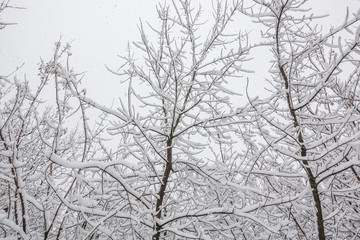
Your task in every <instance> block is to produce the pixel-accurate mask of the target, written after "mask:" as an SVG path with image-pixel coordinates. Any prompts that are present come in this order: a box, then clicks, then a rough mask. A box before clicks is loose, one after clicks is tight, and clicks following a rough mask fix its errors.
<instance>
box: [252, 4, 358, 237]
mask: <svg viewBox="0 0 360 240" xmlns="http://www.w3.org/2000/svg"><path fill="white" fill-rule="evenodd" d="M255 2H256V3H257V4H258V9H259V11H252V12H250V11H247V14H248V15H251V16H252V17H254V18H256V19H257V21H258V22H260V23H262V24H263V25H264V27H265V28H266V30H265V31H264V34H263V37H264V38H265V39H269V41H270V42H271V43H272V48H271V51H272V53H273V60H272V67H271V69H270V73H271V78H270V79H267V81H268V82H269V83H270V84H271V85H272V87H273V88H272V94H271V95H270V96H269V97H268V98H266V99H260V98H257V99H253V97H255V94H253V93H251V92H249V93H248V96H249V101H250V104H251V106H252V108H253V116H254V119H255V120H256V124H253V129H254V130H253V131H254V132H256V133H257V134H258V135H261V136H262V138H263V140H264V141H265V142H266V144H265V145H262V146H261V148H260V149H259V150H258V151H257V154H255V157H254V158H253V160H252V161H253V162H252V163H251V164H252V165H251V168H247V171H248V172H249V178H248V179H247V183H248V184H249V185H253V184H254V183H256V185H261V188H262V189H264V190H265V191H267V192H269V193H270V194H271V200H270V199H266V202H264V205H263V210H264V213H265V214H266V215H267V216H268V218H273V219H277V221H278V220H281V221H286V225H285V226H284V229H283V231H282V233H283V234H285V236H286V237H288V238H297V239H303V238H304V239H315V238H316V239H354V238H358V237H359V232H358V230H357V229H359V221H358V220H357V219H359V217H360V216H359V212H358V207H359V200H358V199H359V194H360V192H359V184H360V182H359V180H360V178H359V163H360V162H359V161H360V158H359V136H360V131H359V118H360V115H359V113H360V112H359V110H360V109H359V80H360V77H359V76H360V68H359V66H360V65H359V60H360V58H359V46H360V37H359V34H360V25H359V21H360V12H359V11H358V12H357V13H355V14H354V15H353V16H350V15H349V13H348V14H347V16H346V19H345V20H344V22H343V23H340V24H339V26H337V27H332V28H331V29H330V30H329V31H327V32H325V33H324V32H323V31H322V29H321V28H320V27H317V26H314V24H312V20H313V19H315V18H316V17H315V16H314V15H313V14H309V13H308V14H305V15H304V12H306V10H304V7H303V4H304V3H305V2H306V1H299V0H287V1H255Z"/></svg>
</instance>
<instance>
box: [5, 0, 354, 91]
mask: <svg viewBox="0 0 360 240" xmlns="http://www.w3.org/2000/svg"><path fill="white" fill-rule="evenodd" d="M157 2H158V0H131V1H128V0H106V1H104V0H76V1H74V0H61V1H59V0H46V1H45V0H31V1H29V0H12V1H11V3H12V4H13V5H15V6H19V7H23V8H24V9H22V10H19V9H8V10H6V11H5V12H4V13H3V14H2V16H1V21H4V22H12V23H17V24H16V25H12V26H8V27H7V28H5V29H3V30H1V31H0V75H7V74H8V73H10V72H12V71H13V70H14V69H15V68H16V67H17V66H20V65H21V64H22V63H25V65H24V67H23V69H22V71H20V72H19V73H18V74H19V75H21V76H23V74H24V73H26V76H27V79H28V80H30V82H31V81H32V79H33V78H36V74H37V72H36V71H37V63H38V62H39V60H40V57H42V58H43V59H44V60H48V59H49V58H50V57H51V55H52V53H53V48H54V42H55V41H58V40H59V39H60V37H61V40H62V42H63V43H66V42H71V45H72V52H73V57H72V58H73V59H72V62H73V66H74V67H75V70H76V71H77V72H83V71H86V77H85V81H84V82H85V83H86V84H87V85H88V86H87V88H88V89H89V91H91V89H96V90H97V91H99V90H100V91H101V92H104V91H106V89H107V87H106V85H107V84H108V83H109V81H114V77H113V76H111V74H110V73H108V72H106V70H105V67H104V64H106V65H109V66H113V67H115V66H118V64H119V59H118V57H117V55H119V54H123V53H124V51H125V48H126V44H127V42H128V41H130V42H132V41H136V40H138V39H139V34H138V29H137V24H138V23H139V18H141V19H143V20H144V21H150V22H152V21H154V20H156V8H155V6H156V3H157ZM201 2H202V4H203V5H206V4H210V3H211V1H210V0H203V1H201ZM309 5H311V6H312V7H313V8H314V13H317V14H329V15H330V17H328V18H327V19H326V20H323V23H324V24H326V25H328V26H330V25H337V24H340V23H341V21H342V20H343V16H344V14H345V12H346V7H347V6H349V8H350V11H356V10H357V9H359V7H360V1H359V0H310V1H309ZM21 76H19V78H21Z"/></svg>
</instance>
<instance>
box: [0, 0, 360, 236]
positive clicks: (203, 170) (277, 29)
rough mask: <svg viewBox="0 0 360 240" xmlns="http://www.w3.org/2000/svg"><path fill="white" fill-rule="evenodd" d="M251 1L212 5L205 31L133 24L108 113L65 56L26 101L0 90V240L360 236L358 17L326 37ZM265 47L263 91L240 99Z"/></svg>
mask: <svg viewBox="0 0 360 240" xmlns="http://www.w3.org/2000/svg"><path fill="white" fill-rule="evenodd" d="M248 3H249V2H243V1H233V2H232V3H229V2H226V1H225V2H224V1H217V2H215V1H214V2H213V5H212V6H213V12H212V15H211V17H208V16H209V14H207V13H208V10H207V9H205V10H204V9H202V8H201V6H200V5H199V7H194V6H195V4H193V2H191V1H188V0H179V1H172V2H171V3H170V4H168V5H167V4H159V5H158V7H157V12H158V23H159V24H158V25H155V24H153V25H150V24H144V23H143V22H140V24H139V31H140V39H139V41H137V42H133V44H129V46H128V47H127V55H126V56H123V57H122V58H121V61H122V62H121V65H120V66H121V67H120V68H118V69H117V70H114V69H115V68H110V67H109V68H108V71H109V72H111V73H112V74H114V75H115V76H117V77H118V78H119V80H120V82H121V84H120V86H119V102H118V103H114V104H113V106H111V107H110V106H103V105H102V104H100V103H98V102H96V101H95V100H93V99H91V98H90V97H89V96H88V94H87V92H86V89H85V88H84V86H82V83H81V80H82V79H83V78H84V77H86V75H83V74H77V73H76V72H75V71H74V70H73V68H72V67H71V61H70V60H71V55H72V54H71V52H70V46H69V45H65V46H62V45H61V44H60V43H59V42H56V43H55V51H54V54H53V57H52V58H51V59H50V60H48V61H42V62H41V63H40V64H39V69H38V70H39V75H38V77H39V79H38V81H37V84H36V87H35V88H34V87H33V86H34V84H33V82H34V80H33V79H31V80H29V81H31V83H32V84H31V85H30V84H29V81H26V80H24V81H21V80H19V79H18V78H17V77H16V76H15V75H16V74H14V73H13V74H10V75H8V76H0V85H1V88H0V164H1V169H0V179H1V181H0V182H1V184H0V189H1V190H0V207H1V208H0V236H1V237H4V238H18V239H37V238H44V239H154V240H155V239H156V240H157V239H356V238H357V237H359V233H358V229H359V228H360V226H359V218H360V216H359V212H358V211H359V210H358V209H359V204H360V203H359V195H360V192H359V184H360V176H359V164H360V162H359V161H360V160H359V151H360V148H359V146H360V142H359V139H360V131H359V127H360V126H359V118H360V106H359V100H360V99H359V97H360V96H359V92H360V90H359V84H358V83H359V79H360V68H359V66H360V64H359V63H360V58H359V42H360V39H359V38H360V36H359V34H360V27H359V22H360V12H357V13H354V14H352V15H351V16H350V14H348V16H347V17H346V19H345V20H344V22H343V23H341V24H339V26H338V27H335V28H331V29H330V30H329V31H325V30H323V29H321V28H318V27H317V26H316V25H315V24H314V23H313V22H314V21H313V20H314V19H316V17H315V16H314V15H312V14H311V12H309V11H307V10H303V5H304V4H305V3H306V1H299V0H273V1H264V0H261V1H258V0H254V1H251V2H250V3H251V4H250V5H249V6H248V5H245V4H248ZM4 4H7V1H5V2H3V5H1V6H0V13H1V11H2V10H3V9H4V8H2V6H6V5H4ZM240 16H241V17H240ZM242 18H250V19H252V20H254V21H255V22H257V23H258V24H259V26H261V27H260V28H261V29H262V32H261V33H262V35H261V38H260V39H254V38H253V37H252V36H251V35H250V34H251V33H243V32H242V31H241V30H242V25H241V21H240V20H239V19H242ZM234 23H235V24H234ZM234 26H235V27H234ZM231 30H234V32H232V31H231ZM249 39H252V40H251V41H250V40H249ZM259 48H261V49H266V50H270V51H271V53H272V56H273V57H272V59H269V61H271V64H272V66H271V68H270V69H265V71H268V76H269V78H268V79H266V80H267V83H268V85H269V86H271V87H272V88H271V89H269V88H268V89H269V90H270V92H269V93H267V94H266V95H267V97H264V96H263V95H260V97H259V96H258V95H259V92H254V91H252V90H251V88H250V87H249V88H247V89H246V91H245V90H244V93H245V97H241V96H240V95H241V94H240V91H239V89H233V86H235V85H236V84H234V83H236V82H239V81H245V77H244V76H249V79H248V81H256V79H253V78H252V77H251V75H247V74H248V72H249V70H247V69H246V68H245V66H246V67H247V68H249V66H250V68H251V63H252V62H255V63H256V61H257V55H256V54H254V51H253V50H254V49H259ZM252 58H254V59H252ZM251 59H252V60H251ZM251 61H252V62H251ZM249 63H250V64H249ZM259 75H261V74H259ZM264 95H265V94H264ZM246 97H247V98H246ZM239 99H240V101H242V102H239ZM246 99H247V100H246ZM94 112H97V113H99V112H100V114H99V117H98V118H93V117H90V116H94Z"/></svg>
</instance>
